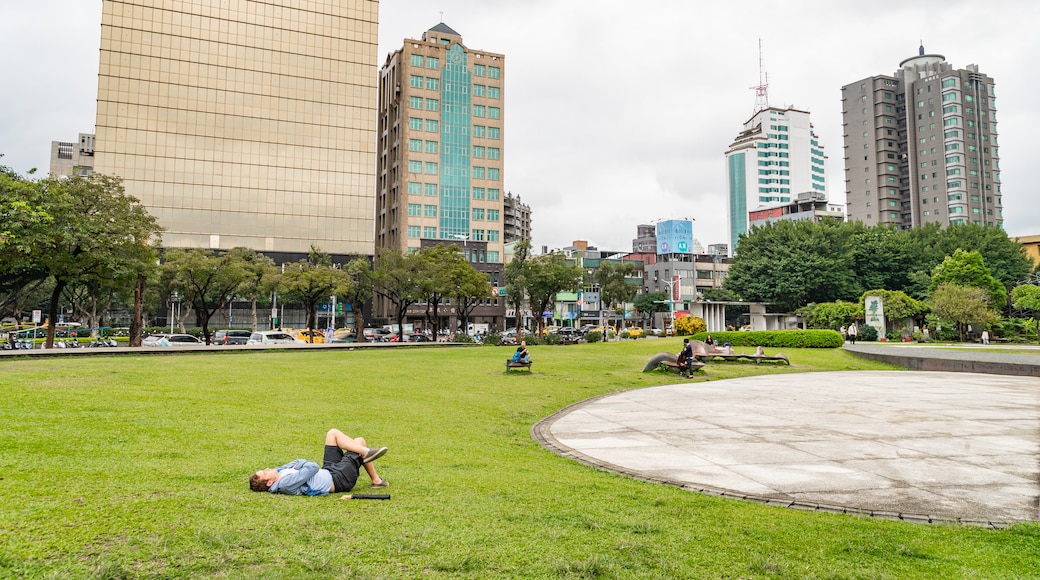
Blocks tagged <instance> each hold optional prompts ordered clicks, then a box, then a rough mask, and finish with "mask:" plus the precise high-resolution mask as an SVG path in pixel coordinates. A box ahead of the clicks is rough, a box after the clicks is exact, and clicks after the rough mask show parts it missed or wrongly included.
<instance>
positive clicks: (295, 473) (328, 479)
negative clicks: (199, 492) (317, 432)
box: [249, 429, 390, 495]
mask: <svg viewBox="0 0 1040 580" xmlns="http://www.w3.org/2000/svg"><path fill="white" fill-rule="evenodd" d="M386 451H387V449H386V447H380V448H378V449H373V448H370V447H367V444H366V443H365V439H364V438H362V437H353V438H352V437H348V436H347V435H345V434H344V433H343V432H342V431H340V430H339V429H329V432H328V433H326V434H325V457H324V459H323V465H322V466H321V468H320V469H319V468H318V464H317V463H315V462H313V461H307V460H306V459H297V460H295V461H290V462H289V463H286V464H285V465H283V466H281V467H274V468H268V469H261V470H260V471H257V472H256V473H254V474H253V475H251V476H249V489H251V490H253V491H267V492H271V493H284V494H286V495H328V494H330V493H336V492H344V491H350V490H351V489H353V488H354V485H355V484H356V483H357V479H358V474H359V473H360V470H361V467H362V466H364V468H365V471H367V472H368V477H369V478H370V479H371V480H372V487H376V488H378V487H387V486H389V485H390V484H389V483H387V482H386V480H385V479H382V478H381V477H379V474H377V473H376V468H375V466H374V465H372V462H373V461H375V460H376V459H379V458H380V457H382V456H383V455H385V454H386Z"/></svg>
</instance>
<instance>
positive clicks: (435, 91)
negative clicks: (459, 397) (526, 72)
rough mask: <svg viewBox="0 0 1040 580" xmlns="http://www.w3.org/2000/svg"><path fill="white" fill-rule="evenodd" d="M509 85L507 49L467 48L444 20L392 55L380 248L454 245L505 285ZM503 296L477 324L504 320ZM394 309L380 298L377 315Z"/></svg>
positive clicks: (379, 200) (384, 79) (383, 119)
mask: <svg viewBox="0 0 1040 580" xmlns="http://www.w3.org/2000/svg"><path fill="white" fill-rule="evenodd" d="M504 85H505V57H504V56H503V55H501V54H497V53H493V52H487V51H484V50H475V49H471V48H469V47H467V46H466V45H465V44H463V41H462V36H461V35H459V33H458V32H455V31H454V30H452V29H451V27H449V26H448V25H447V24H444V23H443V22H441V23H439V24H437V25H436V26H434V27H433V28H430V29H429V30H427V31H426V32H425V33H423V35H422V38H421V39H418V40H416V39H405V41H404V44H403V46H402V47H401V48H400V49H398V50H396V51H394V52H393V53H391V54H389V55H388V56H387V59H386V62H385V63H384V64H383V67H382V69H381V70H380V74H379V110H378V118H379V127H378V158H379V163H378V165H377V167H376V189H375V192H376V208H375V209H376V211H375V219H376V224H375V237H376V247H377V248H389V249H393V250H397V251H400V252H412V251H415V250H418V249H420V248H423V247H428V246H430V245H434V244H439V243H444V244H454V245H457V246H459V248H460V249H461V250H462V251H463V254H464V255H465V256H466V259H467V260H468V261H469V262H470V263H471V264H472V265H473V267H474V268H476V269H477V270H479V271H481V272H485V273H486V274H487V275H488V280H489V281H490V283H491V285H492V287H494V288H497V287H500V286H503V285H504V283H505V282H504V279H503V277H502V271H503V264H502V261H503V258H504V255H505V254H504V251H505V248H504V245H505V242H506V238H505V233H504V232H505V224H504V221H503V220H504V218H505V211H504V203H503V195H502V183H503V178H504V166H503V164H504V161H505V149H504V148H503V143H504V140H503V138H504V133H505V128H504V126H505V125H504V122H505V107H504V96H505V88H504ZM517 201H519V200H517ZM504 304H505V303H504V301H502V300H497V299H496V300H493V301H492V303H490V304H487V305H486V307H484V306H482V307H480V308H478V310H477V311H476V312H475V313H474V316H471V317H470V322H473V321H474V319H476V320H477V321H478V322H484V321H486V322H489V323H490V324H492V325H493V328H499V329H500V328H502V326H501V324H502V321H503V320H504V318H503V317H504V315H505V306H504ZM387 308H388V307H387V305H386V304H384V303H382V302H380V301H379V300H377V301H376V305H375V310H376V311H377V314H382V315H386V313H387V312H388V310H387ZM422 309H423V312H424V310H425V306H422ZM423 312H419V311H418V310H416V312H414V313H413V312H409V313H408V317H409V319H410V320H411V318H412V317H413V316H414V317H417V318H421V316H422V315H423ZM447 323H448V324H449V325H450V324H451V323H452V322H451V321H447Z"/></svg>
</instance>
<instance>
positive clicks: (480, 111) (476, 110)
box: [473, 105, 487, 117]
mask: <svg viewBox="0 0 1040 580" xmlns="http://www.w3.org/2000/svg"><path fill="white" fill-rule="evenodd" d="M473 116H474V117H486V116H487V113H486V109H485V108H484V105H473Z"/></svg>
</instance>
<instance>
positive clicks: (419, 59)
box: [410, 54, 423, 66]
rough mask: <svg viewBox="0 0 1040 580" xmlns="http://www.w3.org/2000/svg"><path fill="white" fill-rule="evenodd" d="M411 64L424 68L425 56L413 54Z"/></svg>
mask: <svg viewBox="0 0 1040 580" xmlns="http://www.w3.org/2000/svg"><path fill="white" fill-rule="evenodd" d="M410 62H411V63H412V66H422V65H423V55H421V54H413V55H412V56H411V61H410Z"/></svg>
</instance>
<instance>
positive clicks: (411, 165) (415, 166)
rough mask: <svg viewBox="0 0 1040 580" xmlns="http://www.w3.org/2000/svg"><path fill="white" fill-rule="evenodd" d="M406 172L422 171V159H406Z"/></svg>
mask: <svg viewBox="0 0 1040 580" xmlns="http://www.w3.org/2000/svg"><path fill="white" fill-rule="evenodd" d="M408 173H422V161H416V160H414V159H411V160H409V161H408Z"/></svg>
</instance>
